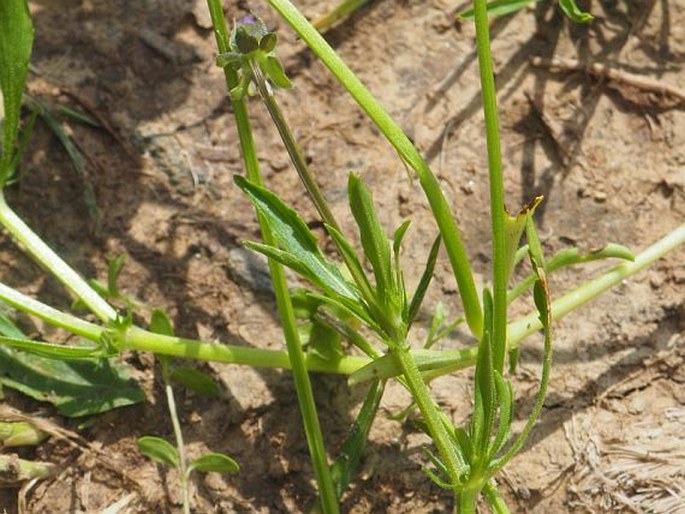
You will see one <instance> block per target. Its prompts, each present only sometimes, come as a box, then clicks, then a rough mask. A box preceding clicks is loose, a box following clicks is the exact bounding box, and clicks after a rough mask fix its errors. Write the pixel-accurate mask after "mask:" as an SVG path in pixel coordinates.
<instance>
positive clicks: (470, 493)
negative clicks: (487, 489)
mask: <svg viewBox="0 0 685 514" xmlns="http://www.w3.org/2000/svg"><path fill="white" fill-rule="evenodd" d="M478 496H480V489H479V488H475V489H464V490H463V491H460V492H459V494H458V495H457V514H475V513H476V505H477V504H478Z"/></svg>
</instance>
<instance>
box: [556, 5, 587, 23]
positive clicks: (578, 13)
mask: <svg viewBox="0 0 685 514" xmlns="http://www.w3.org/2000/svg"><path fill="white" fill-rule="evenodd" d="M559 7H561V10H562V11H564V14H566V16H568V17H569V18H570V19H571V20H573V21H574V22H576V23H590V22H591V21H592V20H594V19H595V17H594V16H593V15H592V14H590V13H587V12H584V11H582V10H581V9H580V8H579V7H578V5H577V4H576V0H559Z"/></svg>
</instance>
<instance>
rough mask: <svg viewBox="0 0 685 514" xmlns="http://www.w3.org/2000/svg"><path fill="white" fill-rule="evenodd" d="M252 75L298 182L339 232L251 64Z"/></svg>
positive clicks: (259, 73)
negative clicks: (298, 178) (297, 177)
mask: <svg viewBox="0 0 685 514" xmlns="http://www.w3.org/2000/svg"><path fill="white" fill-rule="evenodd" d="M252 73H253V76H254V82H255V84H256V85H257V90H258V91H259V95H260V96H261V98H262V100H263V101H264V105H266V108H267V110H268V111H269V115H270V116H271V120H272V121H273V122H274V125H276V128H277V129H278V133H279V134H280V136H281V139H282V140H283V143H284V145H285V148H286V150H287V151H288V155H289V156H290V160H291V161H292V163H293V165H294V166H295V169H296V170H297V174H298V175H299V176H300V180H301V181H302V184H303V185H304V187H305V189H306V190H307V193H308V194H309V196H310V198H311V199H312V201H313V202H314V206H315V207H316V210H317V211H319V215H320V216H321V219H322V220H323V221H324V222H325V223H327V224H329V225H330V226H332V227H333V228H334V229H336V230H337V231H339V232H340V226H339V225H338V223H337V222H336V221H335V217H334V216H333V213H332V212H331V210H330V208H329V207H328V202H327V201H326V198H325V197H324V195H323V193H322V192H321V189H320V188H319V185H318V184H317V183H316V179H315V178H314V175H313V174H312V173H311V171H310V170H309V166H307V163H306V162H305V160H304V157H303V155H302V152H301V151H300V147H299V145H298V144H297V141H296V140H295V136H293V134H292V132H291V131H290V127H289V126H288V122H287V121H286V119H285V116H283V111H281V107H280V106H279V105H278V102H277V101H276V99H275V98H274V95H273V92H272V91H271V88H270V87H269V86H268V84H267V83H266V80H265V79H264V75H263V74H262V70H260V69H259V66H256V65H254V63H253V66H252Z"/></svg>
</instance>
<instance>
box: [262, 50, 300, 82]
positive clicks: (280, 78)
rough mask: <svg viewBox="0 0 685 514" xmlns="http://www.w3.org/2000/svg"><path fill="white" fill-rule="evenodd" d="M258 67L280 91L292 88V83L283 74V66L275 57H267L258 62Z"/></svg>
mask: <svg viewBox="0 0 685 514" xmlns="http://www.w3.org/2000/svg"><path fill="white" fill-rule="evenodd" d="M259 65H260V66H261V68H262V71H263V72H264V74H265V75H266V76H267V77H269V80H270V81H271V82H272V84H273V85H274V86H276V87H280V88H282V89H290V88H291V87H293V83H292V82H290V79H289V78H288V76H287V75H286V74H285V70H284V69H283V65H282V64H281V61H279V60H278V58H277V57H274V56H273V55H267V56H266V57H265V58H263V59H260V60H259Z"/></svg>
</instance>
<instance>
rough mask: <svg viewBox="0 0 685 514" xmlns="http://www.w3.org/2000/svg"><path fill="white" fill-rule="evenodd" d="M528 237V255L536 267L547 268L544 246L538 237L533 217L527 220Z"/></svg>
mask: <svg viewBox="0 0 685 514" xmlns="http://www.w3.org/2000/svg"><path fill="white" fill-rule="evenodd" d="M526 237H527V238H528V255H529V256H530V259H531V261H532V262H533V265H534V266H535V267H539V268H541V269H544V267H545V254H544V252H543V251H542V245H541V244H540V238H539V237H538V232H537V229H536V228H535V222H534V221H533V217H532V216H528V217H527V218H526Z"/></svg>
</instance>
